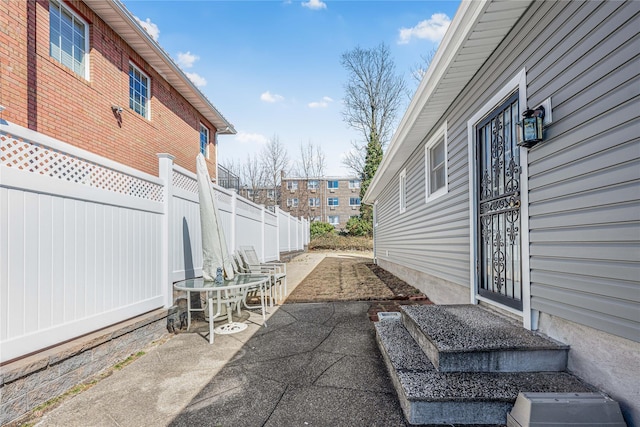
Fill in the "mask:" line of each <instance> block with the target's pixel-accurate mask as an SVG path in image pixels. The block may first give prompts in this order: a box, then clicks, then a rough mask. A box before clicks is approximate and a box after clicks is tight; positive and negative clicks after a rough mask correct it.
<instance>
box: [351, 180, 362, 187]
mask: <svg viewBox="0 0 640 427" xmlns="http://www.w3.org/2000/svg"><path fill="white" fill-rule="evenodd" d="M349 188H351V189H355V188H360V180H359V179H350V180H349Z"/></svg>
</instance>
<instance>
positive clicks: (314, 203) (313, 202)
mask: <svg viewBox="0 0 640 427" xmlns="http://www.w3.org/2000/svg"><path fill="white" fill-rule="evenodd" d="M309 206H311V207H312V208H316V207H319V206H320V198H319V197H311V198H310V199H309Z"/></svg>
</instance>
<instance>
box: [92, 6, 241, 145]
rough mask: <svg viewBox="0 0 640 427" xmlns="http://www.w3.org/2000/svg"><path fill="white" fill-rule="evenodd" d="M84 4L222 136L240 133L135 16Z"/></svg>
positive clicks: (116, 8) (123, 10)
mask: <svg viewBox="0 0 640 427" xmlns="http://www.w3.org/2000/svg"><path fill="white" fill-rule="evenodd" d="M84 2H85V3H86V4H87V5H88V6H89V7H90V8H91V9H92V10H93V11H94V12H95V13H96V14H97V15H98V16H99V17H100V18H102V20H103V21H104V22H105V23H106V24H107V25H108V26H109V27H111V28H113V30H114V31H115V32H116V33H118V35H119V36H120V37H122V39H123V40H124V41H125V42H126V43H127V44H128V45H129V46H131V48H133V50H135V51H136V52H137V53H138V54H139V55H140V56H141V57H142V58H143V59H144V60H145V61H147V63H149V65H151V66H152V67H153V69H154V70H156V72H158V74H160V75H161V76H162V77H163V78H164V79H165V80H166V81H167V82H168V83H169V84H170V85H171V86H173V87H174V88H175V89H176V90H177V91H178V92H179V93H180V94H181V95H182V96H184V98H185V99H186V100H187V101H188V102H189V103H190V104H191V105H193V106H194V107H195V108H196V109H197V110H198V111H199V112H200V114H202V115H203V116H204V117H205V118H206V119H207V120H209V121H210V122H211V123H212V124H213V125H214V126H215V127H216V129H217V132H218V133H219V134H235V133H236V130H235V129H234V127H233V125H232V124H231V123H230V122H229V121H228V120H227V119H225V118H224V116H223V115H222V114H221V113H220V112H219V111H218V110H217V109H216V107H214V106H213V104H212V103H211V102H210V101H209V100H208V99H207V98H206V97H205V96H204V94H203V93H202V92H201V91H200V90H199V89H198V88H197V87H196V86H195V85H194V84H193V83H192V82H191V80H189V78H188V77H187V76H186V74H184V72H183V71H182V70H181V69H180V68H179V67H178V66H177V64H176V63H175V62H174V61H173V59H171V57H170V56H169V54H167V53H166V52H165V51H164V50H163V49H162V48H161V47H160V45H159V44H158V43H157V42H156V41H155V40H153V39H152V38H151V36H150V35H149V34H148V33H147V32H146V31H145V30H144V29H143V28H142V27H141V26H140V25H139V24H138V23H137V22H136V20H135V18H134V16H133V15H132V14H131V12H129V11H128V10H127V8H126V7H125V6H124V5H123V4H122V3H121V2H120V1H119V0H84Z"/></svg>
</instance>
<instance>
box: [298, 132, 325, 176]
mask: <svg viewBox="0 0 640 427" xmlns="http://www.w3.org/2000/svg"><path fill="white" fill-rule="evenodd" d="M326 168H327V159H326V156H325V155H324V151H322V147H321V146H320V145H316V144H314V143H313V142H311V141H309V142H308V143H307V145H303V144H302V143H301V144H300V160H298V161H297V162H296V172H295V173H296V175H298V176H300V177H302V178H320V177H322V176H324V173H325V170H326Z"/></svg>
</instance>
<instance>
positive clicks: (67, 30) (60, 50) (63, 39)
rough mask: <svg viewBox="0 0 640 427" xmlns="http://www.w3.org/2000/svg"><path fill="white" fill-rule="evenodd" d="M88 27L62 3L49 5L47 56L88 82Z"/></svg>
mask: <svg viewBox="0 0 640 427" xmlns="http://www.w3.org/2000/svg"><path fill="white" fill-rule="evenodd" d="M88 51H89V25H87V23H86V22H85V21H84V20H82V18H80V17H79V16H77V15H76V14H75V13H73V12H72V11H71V10H70V9H68V8H67V7H65V6H64V5H63V4H62V3H58V2H57V1H53V0H52V1H51V2H50V3H49V55H50V56H51V57H52V58H53V59H55V60H56V61H58V62H59V63H61V64H62V65H64V66H65V67H67V68H69V69H70V70H73V72H74V73H76V74H78V75H79V76H81V77H84V78H85V79H87V80H89V54H88Z"/></svg>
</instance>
